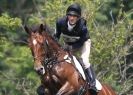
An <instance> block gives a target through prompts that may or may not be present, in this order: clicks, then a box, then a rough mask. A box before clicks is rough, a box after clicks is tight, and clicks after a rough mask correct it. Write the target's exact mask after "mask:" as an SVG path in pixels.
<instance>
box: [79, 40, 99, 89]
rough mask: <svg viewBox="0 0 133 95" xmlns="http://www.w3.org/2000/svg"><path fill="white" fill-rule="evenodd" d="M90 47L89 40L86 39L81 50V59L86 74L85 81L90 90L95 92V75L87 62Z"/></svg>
mask: <svg viewBox="0 0 133 95" xmlns="http://www.w3.org/2000/svg"><path fill="white" fill-rule="evenodd" d="M90 47H91V40H90V39H88V40H87V41H86V42H85V43H84V45H83V47H82V49H81V58H82V60H83V65H84V68H85V73H86V79H87V81H88V82H89V84H90V87H91V89H93V90H95V91H97V90H96V87H95V85H96V79H95V73H94V71H93V69H92V67H91V65H90V62H89V55H90Z"/></svg>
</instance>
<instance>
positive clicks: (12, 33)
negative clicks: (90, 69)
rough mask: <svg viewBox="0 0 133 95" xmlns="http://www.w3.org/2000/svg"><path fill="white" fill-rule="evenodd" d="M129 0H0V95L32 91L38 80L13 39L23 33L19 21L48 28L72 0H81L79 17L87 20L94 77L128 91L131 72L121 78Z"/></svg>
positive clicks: (128, 40) (128, 38) (127, 94)
mask: <svg viewBox="0 0 133 95" xmlns="http://www.w3.org/2000/svg"><path fill="white" fill-rule="evenodd" d="M131 1H132V0H131ZM131 1H130V0H129V1H126V0H123V1H122V0H121V1H120V0H48V1H46V0H33V1H30V0H29V1H28V0H20V1H18V0H13V1H12V3H11V1H9V0H1V1H0V2H1V3H0V5H1V6H2V7H1V8H0V14H1V16H0V81H1V83H0V95H35V94H36V88H37V86H38V85H39V84H40V79H39V76H38V75H37V74H36V73H35V72H34V70H33V58H32V56H31V52H30V49H29V48H28V47H27V46H26V45H21V44H16V43H14V41H19V40H17V39H18V38H21V37H22V38H21V39H23V38H26V35H25V34H24V32H22V31H24V30H23V26H22V23H24V24H28V25H34V24H38V23H47V24H48V25H49V26H51V27H52V28H54V27H55V22H56V20H57V19H58V18H60V17H62V16H64V15H65V14H66V9H67V7H68V6H69V5H70V4H72V3H74V2H77V3H79V4H81V6H82V9H83V10H82V13H83V14H82V16H83V17H84V18H85V19H86V20H87V25H88V29H89V33H90V36H91V40H92V48H91V55H90V62H91V63H92V64H93V66H94V68H95V70H96V73H97V78H98V79H99V80H100V81H102V82H103V83H107V84H109V85H111V86H112V87H113V88H114V89H115V91H116V92H117V93H118V94H119V95H132V93H131V91H132V87H133V85H132V82H133V80H132V75H130V74H128V77H127V76H126V75H127V72H125V71H126V70H127V69H128V68H129V66H130V65H127V61H126V60H127V59H126V56H127V55H130V54H131V53H132V48H133V45H132V36H133V34H132V31H133V29H132V26H133V20H132V18H133V15H132V13H133V12H132V9H131V8H132V6H133V3H132V2H131ZM8 7H10V8H8ZM3 10H5V11H3ZM16 16H18V17H16ZM130 60H131V59H130ZM131 69H132V68H131ZM131 73H132V71H131Z"/></svg>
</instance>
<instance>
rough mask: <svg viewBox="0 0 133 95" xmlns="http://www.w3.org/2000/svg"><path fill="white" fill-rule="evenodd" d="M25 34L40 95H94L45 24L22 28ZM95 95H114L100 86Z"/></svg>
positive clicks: (114, 94)
mask: <svg viewBox="0 0 133 95" xmlns="http://www.w3.org/2000/svg"><path fill="white" fill-rule="evenodd" d="M24 29H25V31H26V32H27V34H28V37H29V38H28V46H29V48H30V50H31V52H32V56H33V58H34V69H35V71H36V72H37V73H38V75H39V76H40V79H41V86H40V87H41V94H40V95H94V94H92V93H91V92H90V90H89V89H88V88H89V86H88V83H87V82H86V80H84V79H83V77H82V76H81V74H80V73H79V72H78V71H77V69H76V67H75V65H74V64H73V62H71V61H70V62H68V60H69V59H68V57H67V56H69V53H68V51H65V50H64V49H63V48H62V47H61V45H60V44H59V43H58V42H57V41H56V40H55V39H54V38H53V37H52V36H51V35H50V34H49V33H48V29H47V26H46V25H43V24H40V25H38V26H36V27H32V28H29V27H27V26H25V27H24ZM97 95H116V93H115V91H113V89H112V88H111V87H110V86H108V85H106V84H102V89H101V90H100V91H99V92H98V94H97Z"/></svg>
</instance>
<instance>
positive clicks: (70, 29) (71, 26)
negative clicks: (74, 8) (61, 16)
mask: <svg viewBox="0 0 133 95" xmlns="http://www.w3.org/2000/svg"><path fill="white" fill-rule="evenodd" d="M67 25H68V30H69V31H72V29H73V28H74V26H75V25H76V24H74V25H70V23H69V21H68V22H67Z"/></svg>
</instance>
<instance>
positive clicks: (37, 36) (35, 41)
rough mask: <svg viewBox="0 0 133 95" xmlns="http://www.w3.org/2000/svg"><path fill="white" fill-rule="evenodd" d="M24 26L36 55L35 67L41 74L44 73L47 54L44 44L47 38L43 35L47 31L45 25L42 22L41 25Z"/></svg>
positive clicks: (33, 52) (29, 43) (33, 53)
mask: <svg viewBox="0 0 133 95" xmlns="http://www.w3.org/2000/svg"><path fill="white" fill-rule="evenodd" d="M24 28H25V31H26V32H27V34H28V35H29V38H28V45H29V47H30V49H31V52H32V55H33V57H34V69H35V70H36V71H37V72H38V73H39V74H44V73H45V69H44V66H43V61H44V55H45V52H44V51H45V48H44V46H45V45H44V44H45V41H46V38H45V36H43V33H44V31H45V27H44V25H43V24H41V25H40V26H39V27H37V26H36V27H33V28H29V27H27V26H25V27H24Z"/></svg>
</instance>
